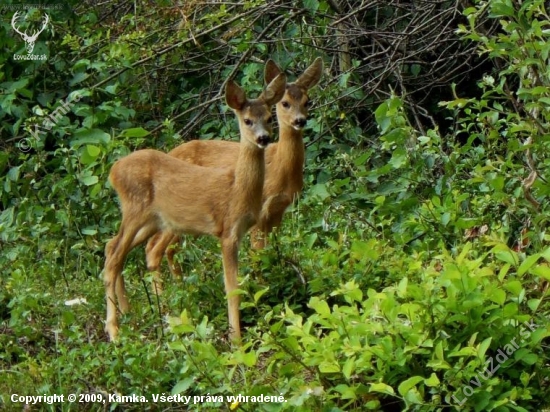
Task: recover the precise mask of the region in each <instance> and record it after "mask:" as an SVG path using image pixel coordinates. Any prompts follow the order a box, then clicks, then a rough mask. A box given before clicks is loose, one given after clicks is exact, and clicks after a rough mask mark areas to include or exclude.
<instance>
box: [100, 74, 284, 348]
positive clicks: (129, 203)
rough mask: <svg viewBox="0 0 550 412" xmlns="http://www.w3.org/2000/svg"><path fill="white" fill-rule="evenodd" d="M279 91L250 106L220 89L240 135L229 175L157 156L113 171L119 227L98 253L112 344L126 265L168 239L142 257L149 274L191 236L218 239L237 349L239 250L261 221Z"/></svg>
mask: <svg viewBox="0 0 550 412" xmlns="http://www.w3.org/2000/svg"><path fill="white" fill-rule="evenodd" d="M285 86H286V78H285V75H284V74H281V75H279V76H277V77H275V78H274V79H273V80H272V81H271V82H270V83H269V85H268V86H267V87H266V89H265V90H264V92H263V93H262V94H261V95H260V97H259V98H258V99H255V100H250V99H248V98H247V97H246V95H245V93H244V92H243V90H242V89H241V88H240V87H239V86H238V85H237V84H236V83H234V82H233V81H231V80H230V81H229V82H228V83H227V86H226V90H225V96H226V101H227V104H228V105H229V107H231V108H232V109H233V111H234V112H235V114H236V116H237V119H238V122H239V129H240V134H241V140H240V143H239V144H238V145H237V146H238V155H237V160H236V167H235V168H233V169H223V168H207V167H201V166H197V165H193V164H190V163H187V162H184V161H182V160H179V159H177V158H175V157H173V156H169V155H167V154H165V153H162V152H159V151H156V150H139V151H137V152H134V153H132V154H130V155H129V156H126V157H124V158H122V159H120V160H118V161H117V162H116V163H115V164H114V165H113V167H112V169H111V172H110V175H109V180H110V182H111V185H112V186H113V188H114V189H115V190H116V192H117V193H118V196H119V198H120V205H121V210H122V222H121V224H120V229H119V232H118V234H117V235H116V236H115V237H114V238H113V239H112V240H111V241H109V242H108V243H107V246H106V247H105V271H104V281H105V294H106V300H107V319H106V324H105V330H106V332H107V333H108V334H109V337H110V339H111V340H116V338H117V335H118V320H117V306H116V300H118V308H119V309H120V311H121V312H123V313H124V312H126V311H128V299H127V296H126V290H125V287H124V279H123V278H122V269H123V266H124V261H125V258H126V256H127V255H128V253H129V252H130V250H132V249H133V248H134V247H136V246H137V245H139V244H141V243H143V242H144V241H146V240H147V239H149V238H150V237H151V236H152V235H153V234H155V233H157V232H163V233H165V234H166V235H167V236H166V237H165V238H163V239H161V241H159V242H156V244H155V245H154V246H153V247H152V248H151V249H150V250H149V253H148V254H147V268H148V269H149V270H151V271H154V272H156V271H158V266H159V264H160V260H161V258H162V254H163V253H164V251H165V250H166V247H167V246H168V242H169V241H170V240H171V239H172V238H173V237H174V236H176V235H178V234H181V233H191V234H196V235H203V234H206V235H213V236H216V237H218V238H219V239H220V243H221V250H222V260H223V269H224V282H225V290H226V294H227V299H228V314H229V326H230V337H231V339H232V340H234V341H237V342H238V341H240V338H241V332H240V320H239V295H238V294H236V293H234V291H235V289H237V287H238V283H237V272H238V249H239V243H240V241H241V239H242V237H243V236H244V235H245V233H246V232H247V231H248V230H249V229H250V227H251V226H252V225H254V224H255V223H256V221H257V219H258V218H259V215H260V211H261V207H262V189H263V184H264V172H265V164H264V148H265V147H266V146H267V144H268V143H269V138H270V134H271V128H270V118H271V107H272V106H273V105H274V104H276V103H277V102H278V101H279V100H281V98H282V97H283V95H284V93H285ZM159 252H160V253H159Z"/></svg>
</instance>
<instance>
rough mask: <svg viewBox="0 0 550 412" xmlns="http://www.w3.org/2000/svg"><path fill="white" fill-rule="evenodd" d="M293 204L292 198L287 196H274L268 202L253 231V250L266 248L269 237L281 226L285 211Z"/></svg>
mask: <svg viewBox="0 0 550 412" xmlns="http://www.w3.org/2000/svg"><path fill="white" fill-rule="evenodd" d="M291 203H292V202H291V201H290V198H289V197H288V196H287V195H285V194H282V195H277V196H273V197H271V198H269V199H268V200H267V201H266V203H265V204H264V207H263V210H262V213H261V216H260V218H259V220H258V223H257V224H256V226H254V228H253V229H252V231H251V239H252V248H253V249H264V248H265V246H266V245H267V237H268V236H269V234H270V233H271V232H273V230H275V229H276V228H278V227H280V226H281V222H282V220H283V215H284V213H285V210H286V208H287V207H288V206H289V205H290V204H291Z"/></svg>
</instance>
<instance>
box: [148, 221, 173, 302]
mask: <svg viewBox="0 0 550 412" xmlns="http://www.w3.org/2000/svg"><path fill="white" fill-rule="evenodd" d="M174 238H176V239H177V236H175V235H174V234H173V233H171V232H157V233H156V234H155V236H154V237H153V238H151V239H150V241H149V242H148V243H147V249H146V252H145V253H146V256H147V270H149V271H150V272H153V290H154V292H155V294H157V295H160V294H161V293H162V279H161V276H160V271H159V267H160V262H161V261H162V256H163V255H164V253H165V251H166V248H167V247H168V245H169V244H170V243H171V242H172V241H173V239H174ZM153 239H154V241H151V240H153Z"/></svg>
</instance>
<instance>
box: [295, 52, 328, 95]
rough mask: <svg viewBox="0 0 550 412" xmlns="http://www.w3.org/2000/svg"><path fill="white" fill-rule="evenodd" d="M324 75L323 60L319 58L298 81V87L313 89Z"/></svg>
mask: <svg viewBox="0 0 550 412" xmlns="http://www.w3.org/2000/svg"><path fill="white" fill-rule="evenodd" d="M322 74H323V59H321V58H320V57H317V58H316V59H315V61H314V62H313V63H312V64H311V66H309V67H308V68H307V69H306V71H305V72H304V73H302V75H301V76H300V77H298V80H296V82H295V83H296V84H297V85H298V86H302V87H305V88H306V89H311V88H312V87H313V86H315V85H316V84H317V83H319V80H321V75H322Z"/></svg>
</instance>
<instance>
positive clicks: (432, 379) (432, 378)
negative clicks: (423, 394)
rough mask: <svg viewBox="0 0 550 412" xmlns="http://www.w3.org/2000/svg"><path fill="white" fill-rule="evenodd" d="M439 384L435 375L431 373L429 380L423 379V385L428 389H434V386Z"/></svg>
mask: <svg viewBox="0 0 550 412" xmlns="http://www.w3.org/2000/svg"><path fill="white" fill-rule="evenodd" d="M440 384H441V381H440V380H439V378H438V377H437V375H436V374H435V373H434V372H432V374H431V375H430V377H429V378H427V379H424V385H426V386H429V387H432V388H433V387H436V386H439V385H440Z"/></svg>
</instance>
